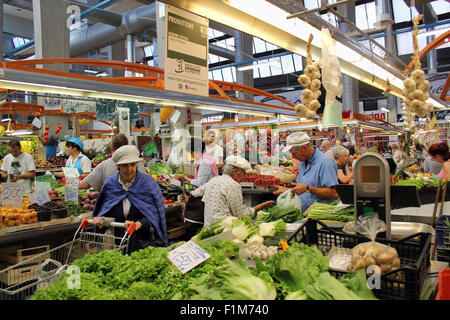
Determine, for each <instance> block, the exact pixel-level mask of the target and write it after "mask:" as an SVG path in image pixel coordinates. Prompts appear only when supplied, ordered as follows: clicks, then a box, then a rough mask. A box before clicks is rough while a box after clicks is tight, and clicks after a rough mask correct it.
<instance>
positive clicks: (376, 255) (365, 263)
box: [347, 241, 400, 273]
mask: <svg viewBox="0 0 450 320" xmlns="http://www.w3.org/2000/svg"><path fill="white" fill-rule="evenodd" d="M372 265H377V266H379V267H380V269H381V272H382V273H385V272H389V271H391V270H395V269H397V268H399V267H400V259H399V258H398V254H397V250H395V249H394V248H392V247H389V246H386V245H384V244H381V243H378V242H375V241H371V242H365V243H361V244H360V245H357V246H356V247H354V248H353V250H352V261H351V264H350V265H349V266H348V269H347V270H348V271H350V272H355V271H356V270H359V269H364V270H365V269H366V268H367V267H369V266H372Z"/></svg>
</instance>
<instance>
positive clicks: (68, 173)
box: [62, 167, 80, 179]
mask: <svg viewBox="0 0 450 320" xmlns="http://www.w3.org/2000/svg"><path fill="white" fill-rule="evenodd" d="M62 169H63V172H64V176H65V177H66V179H68V178H78V177H79V176H80V173H79V172H78V170H77V169H75V168H67V167H63V168H62Z"/></svg>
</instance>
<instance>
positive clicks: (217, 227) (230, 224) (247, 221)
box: [192, 216, 286, 245]
mask: <svg viewBox="0 0 450 320" xmlns="http://www.w3.org/2000/svg"><path fill="white" fill-rule="evenodd" d="M228 231H231V234H232V237H233V241H234V242H235V243H238V244H243V245H247V244H248V243H249V241H250V243H251V242H252V241H254V240H255V239H259V240H261V239H263V240H264V238H263V237H273V236H275V235H276V234H277V233H280V232H284V231H286V223H285V222H284V221H283V220H282V219H278V220H276V221H272V222H266V223H265V222H262V221H253V220H252V218H251V217H249V216H244V217H242V218H240V219H238V218H236V217H227V218H225V219H221V220H219V221H216V222H214V223H213V224H211V226H209V227H206V226H203V228H202V229H201V230H200V231H199V233H197V234H196V235H195V236H194V237H192V240H193V241H195V242H198V241H200V240H202V239H206V238H209V237H212V236H214V235H218V234H220V233H222V232H228ZM255 236H259V237H255Z"/></svg>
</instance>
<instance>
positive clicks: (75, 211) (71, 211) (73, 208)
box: [61, 201, 86, 217]
mask: <svg viewBox="0 0 450 320" xmlns="http://www.w3.org/2000/svg"><path fill="white" fill-rule="evenodd" d="M61 205H63V206H64V207H66V208H67V215H68V216H69V217H70V216H74V217H78V216H79V215H80V214H82V213H84V212H86V210H84V209H83V207H82V206H80V205H78V204H75V203H73V202H72V201H64V202H62V203H61Z"/></svg>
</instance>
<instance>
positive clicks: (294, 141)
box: [283, 131, 311, 152]
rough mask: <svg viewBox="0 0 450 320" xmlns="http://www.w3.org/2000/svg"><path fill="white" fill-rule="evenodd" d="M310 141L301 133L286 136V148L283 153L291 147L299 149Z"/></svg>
mask: <svg viewBox="0 0 450 320" xmlns="http://www.w3.org/2000/svg"><path fill="white" fill-rule="evenodd" d="M310 140H311V139H310V138H309V136H308V135H307V134H306V133H305V132H302V131H299V132H294V133H291V134H290V135H288V137H287V139H286V147H284V149H283V152H288V151H289V150H291V148H292V147H300V146H304V145H306V144H308V143H309V141H310Z"/></svg>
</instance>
